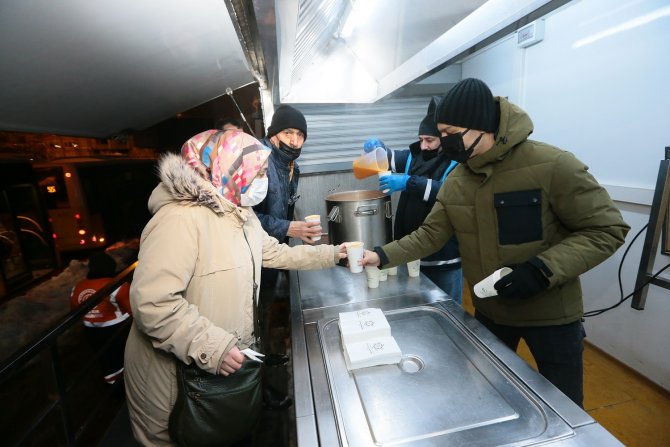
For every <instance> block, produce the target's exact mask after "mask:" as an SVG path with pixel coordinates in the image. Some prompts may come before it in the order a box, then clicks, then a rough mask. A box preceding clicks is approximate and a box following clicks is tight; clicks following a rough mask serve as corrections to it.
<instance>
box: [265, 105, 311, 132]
mask: <svg viewBox="0 0 670 447" xmlns="http://www.w3.org/2000/svg"><path fill="white" fill-rule="evenodd" d="M284 129H298V130H300V131H302V133H304V134H305V140H307V121H305V115H303V114H302V112H301V111H300V110H298V109H296V108H295V107H291V106H287V105H281V106H279V107H277V110H275V113H274V115H272V122H271V123H270V127H268V133H267V135H266V136H267V137H268V138H270V137H272V136H275V135H277V134H278V133H279V132H281V131H282V130H284Z"/></svg>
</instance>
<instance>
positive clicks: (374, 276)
mask: <svg viewBox="0 0 670 447" xmlns="http://www.w3.org/2000/svg"><path fill="white" fill-rule="evenodd" d="M380 273H381V270H379V269H378V268H377V267H371V266H369V265H366V266H365V277H366V278H367V279H368V288H370V289H376V288H377V287H379V276H380Z"/></svg>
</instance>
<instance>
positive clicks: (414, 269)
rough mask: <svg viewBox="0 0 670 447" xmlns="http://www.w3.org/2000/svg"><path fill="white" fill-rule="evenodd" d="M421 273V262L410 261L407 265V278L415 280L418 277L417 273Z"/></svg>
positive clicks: (418, 260)
mask: <svg viewBox="0 0 670 447" xmlns="http://www.w3.org/2000/svg"><path fill="white" fill-rule="evenodd" d="M420 272H421V260H420V259H417V260H416V261H410V262H408V263H407V273H409V276H411V277H412V278H416V277H417V276H419V273H420Z"/></svg>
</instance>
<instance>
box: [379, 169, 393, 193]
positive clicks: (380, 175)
mask: <svg viewBox="0 0 670 447" xmlns="http://www.w3.org/2000/svg"><path fill="white" fill-rule="evenodd" d="M391 174H393V172H392V171H383V172H380V173H379V174H377V175H378V176H379V178H382V177H384V176H385V175H391ZM389 191H390V189H385V190H383V191H382V192H383V193H384V194H387V193H388V192H389Z"/></svg>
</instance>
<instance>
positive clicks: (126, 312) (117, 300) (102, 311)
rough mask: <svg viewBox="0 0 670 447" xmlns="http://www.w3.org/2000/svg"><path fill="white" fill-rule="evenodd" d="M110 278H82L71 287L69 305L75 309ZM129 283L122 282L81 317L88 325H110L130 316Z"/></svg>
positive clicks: (107, 282)
mask: <svg viewBox="0 0 670 447" xmlns="http://www.w3.org/2000/svg"><path fill="white" fill-rule="evenodd" d="M111 280H112V278H98V279H84V280H82V281H80V282H79V284H77V285H76V286H75V287H74V289H72V295H71V296H70V307H71V308H72V309H76V308H77V307H79V306H80V305H81V304H82V303H84V302H85V301H87V300H88V299H89V298H90V297H91V296H93V294H95V293H96V292H97V291H98V290H100V289H102V288H103V287H104V286H105V285H107V284H109V282H110V281H111ZM129 291H130V284H128V283H124V284H122V285H121V286H120V287H119V288H118V289H116V290H115V291H113V292H112V293H111V294H110V295H109V296H107V297H105V299H103V300H102V301H101V302H100V304H98V305H97V306H95V307H94V308H93V309H91V310H90V311H89V312H88V313H87V314H86V315H85V316H84V318H83V321H84V325H86V326H89V327H105V326H112V325H115V324H118V323H121V322H122V321H124V320H126V319H127V318H128V317H130V294H129Z"/></svg>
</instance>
